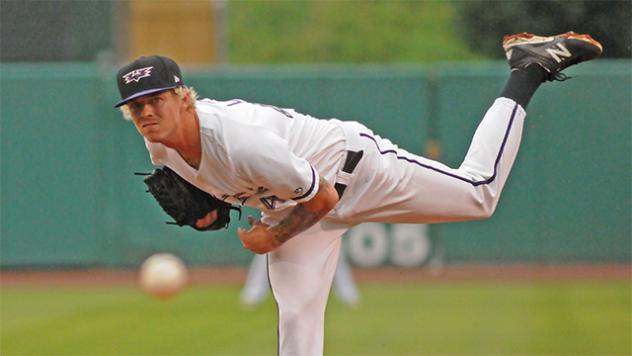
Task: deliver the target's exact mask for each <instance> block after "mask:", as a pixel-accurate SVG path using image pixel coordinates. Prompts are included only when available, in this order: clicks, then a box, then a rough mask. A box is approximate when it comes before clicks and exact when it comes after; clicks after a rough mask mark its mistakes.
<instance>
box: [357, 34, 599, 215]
mask: <svg viewBox="0 0 632 356" xmlns="http://www.w3.org/2000/svg"><path fill="white" fill-rule="evenodd" d="M503 48H504V49H505V51H506V54H507V58H508V62H509V66H510V68H511V74H510V77H509V80H508V81H507V84H506V86H505V88H504V90H503V92H502V93H501V95H500V97H499V98H498V99H496V101H495V102H494V103H493V105H492V106H491V107H490V108H489V110H488V111H487V113H486V114H485V116H484V117H483V119H482V121H481V123H480V124H479V126H478V128H477V130H476V132H475V134H474V137H473V139H472V142H471V144H470V148H469V150H468V152H467V155H466V156H465V159H464V161H463V163H462V164H461V166H460V167H459V168H458V169H452V168H449V167H447V166H446V165H444V164H441V163H439V162H436V161H432V160H429V159H426V158H423V157H419V156H416V155H412V154H410V153H408V152H406V151H403V150H399V149H397V148H396V147H394V146H392V144H391V143H390V141H388V140H383V139H379V138H373V141H374V142H373V147H372V148H373V151H372V152H368V154H373V155H375V154H376V152H377V153H379V154H380V155H381V156H382V159H383V160H388V162H387V163H386V164H388V165H390V166H393V167H395V169H394V171H397V172H400V173H398V175H397V176H396V179H395V181H397V182H401V181H405V182H406V184H400V185H398V186H397V187H394V188H393V187H385V186H383V187H379V189H378V191H380V190H387V191H389V192H390V194H389V195H388V196H384V197H379V199H380V200H381V201H382V204H383V206H388V207H389V209H388V212H387V211H386V209H385V210H384V211H380V210H377V211H376V210H374V211H371V212H369V214H370V215H368V216H363V218H365V219H368V220H372V221H386V222H409V223H422V222H445V221H460V220H473V219H482V218H486V217H489V216H490V215H491V214H492V213H493V212H494V210H495V208H496V205H497V204H498V201H499V198H500V194H501V192H502V189H503V187H504V185H505V182H506V180H507V177H508V175H509V172H510V170H511V167H512V165H513V163H514V160H515V158H516V154H517V152H518V148H519V146H520V140H521V136H522V128H523V123H524V119H525V116H526V112H525V109H526V107H527V105H528V103H529V101H530V99H531V97H532V96H533V94H534V93H535V91H536V90H537V88H538V87H539V86H540V84H541V83H542V82H545V81H553V80H565V79H566V78H567V77H566V76H565V75H563V74H562V73H561V71H562V70H563V69H565V68H567V67H569V66H571V65H574V64H577V63H581V62H583V61H587V60H590V59H593V58H596V57H598V56H599V55H600V54H601V52H602V47H601V44H599V42H597V41H595V40H594V39H592V38H591V37H590V36H589V35H580V34H576V33H574V32H567V33H564V34H561V35H557V36H550V37H542V36H535V35H533V34H529V33H521V34H516V35H511V36H505V38H504V41H503ZM365 154H367V153H365ZM389 179H390V180H391V181H392V180H393V177H392V176H391V177H389ZM375 181H378V182H380V181H383V180H374V182H375ZM411 187H412V188H411ZM394 206H395V207H397V208H396V209H393V207H394Z"/></svg>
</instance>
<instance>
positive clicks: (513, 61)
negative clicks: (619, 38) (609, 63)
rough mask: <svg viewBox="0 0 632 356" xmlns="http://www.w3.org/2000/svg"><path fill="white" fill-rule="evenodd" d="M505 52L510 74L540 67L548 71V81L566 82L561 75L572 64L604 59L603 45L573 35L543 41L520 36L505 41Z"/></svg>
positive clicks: (506, 37)
mask: <svg viewBox="0 0 632 356" xmlns="http://www.w3.org/2000/svg"><path fill="white" fill-rule="evenodd" d="M503 48H504V50H505V54H506V55H507V61H508V62H509V67H511V70H516V69H522V68H527V67H528V66H530V65H532V64H534V63H535V64H537V65H539V66H540V67H542V68H544V70H545V71H546V74H545V78H546V80H548V81H553V80H560V81H562V80H566V79H568V78H569V77H567V76H566V75H565V74H563V73H560V72H561V71H562V70H563V69H564V68H567V67H570V66H572V65H573V64H577V63H581V62H584V61H589V60H591V59H594V58H597V57H599V56H600V55H601V52H602V51H603V47H602V46H601V43H599V42H598V41H596V40H595V39H593V38H592V37H590V35H580V34H577V33H575V32H573V31H570V32H566V33H563V34H561V35H557V36H550V37H542V36H536V35H534V34H532V33H527V32H523V33H518V34H515V35H507V36H505V37H504V38H503Z"/></svg>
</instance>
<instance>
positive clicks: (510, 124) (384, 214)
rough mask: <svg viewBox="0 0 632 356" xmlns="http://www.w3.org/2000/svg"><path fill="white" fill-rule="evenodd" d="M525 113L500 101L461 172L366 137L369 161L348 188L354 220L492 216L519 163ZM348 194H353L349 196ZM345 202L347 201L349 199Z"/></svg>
mask: <svg viewBox="0 0 632 356" xmlns="http://www.w3.org/2000/svg"><path fill="white" fill-rule="evenodd" d="M525 116H526V113H525V111H524V110H523V109H522V108H521V107H520V106H519V105H517V104H516V103H515V102H514V101H512V100H510V99H506V98H499V99H497V100H496V101H495V102H494V104H493V105H492V106H491V107H490V108H489V110H488V111H487V112H486V114H485V116H484V117H483V119H482V121H481V122H480V124H479V126H478V128H477V130H476V132H475V134H474V137H473V139H472V142H471V144H470V148H469V150H468V152H467V155H466V156H465V159H464V161H463V163H462V164H461V165H460V167H459V168H457V169H455V168H450V167H448V166H446V165H445V164H442V163H440V162H437V161H433V160H430V159H427V158H424V157H421V156H417V155H414V154H411V153H409V152H407V151H405V150H402V149H399V148H398V147H397V146H395V145H393V144H392V143H391V142H390V141H388V140H386V139H382V138H379V137H377V136H371V135H370V134H366V135H361V138H363V139H364V140H365V141H366V142H367V144H366V145H365V150H366V151H365V157H364V158H363V160H362V162H361V163H360V167H359V168H360V171H359V173H358V174H359V177H361V178H362V179H356V181H355V182H354V183H353V185H352V186H350V187H349V188H348V190H349V194H353V195H354V197H353V198H354V199H351V198H347V197H345V198H347V199H349V200H348V201H350V203H347V204H349V205H351V206H352V207H351V208H347V210H348V211H345V209H344V208H343V209H341V210H342V211H345V212H346V214H347V215H349V216H350V218H349V219H350V220H354V221H376V222H390V223H436V222H448V221H464V220H475V219H482V218H486V217H489V216H491V214H492V213H493V212H494V210H495V209H496V205H497V204H498V201H499V198H500V194H501V192H502V189H503V187H504V185H505V182H506V181H507V177H508V176H509V172H510V170H511V167H512V165H513V163H514V160H515V158H516V155H517V153H518V148H519V146H520V141H521V137H522V128H523V123H524V118H525ZM345 194H347V193H345ZM343 199H344V198H343Z"/></svg>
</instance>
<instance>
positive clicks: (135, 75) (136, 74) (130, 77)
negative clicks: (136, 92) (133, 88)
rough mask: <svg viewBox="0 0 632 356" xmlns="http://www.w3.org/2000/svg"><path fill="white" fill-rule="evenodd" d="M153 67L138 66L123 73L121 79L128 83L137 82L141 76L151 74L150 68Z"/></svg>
mask: <svg viewBox="0 0 632 356" xmlns="http://www.w3.org/2000/svg"><path fill="white" fill-rule="evenodd" d="M153 68H154V67H153V66H151V67H145V68H138V69H134V70H133V71H131V72H129V73H127V74H125V75H123V79H125V84H129V83H131V82H137V83H138V81H139V80H141V79H142V78H146V77H149V76H151V70H152V69H153Z"/></svg>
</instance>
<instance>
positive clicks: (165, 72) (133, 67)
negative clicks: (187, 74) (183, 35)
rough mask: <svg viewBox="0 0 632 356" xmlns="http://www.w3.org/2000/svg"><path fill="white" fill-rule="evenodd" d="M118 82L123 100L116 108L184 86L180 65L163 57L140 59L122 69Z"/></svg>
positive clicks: (117, 78)
mask: <svg viewBox="0 0 632 356" xmlns="http://www.w3.org/2000/svg"><path fill="white" fill-rule="evenodd" d="M116 80H117V82H118V89H119V92H120V93H121V99H122V100H121V101H119V102H118V103H117V104H116V105H114V107H115V108H117V107H119V106H121V105H124V104H126V103H127V102H128V101H130V100H132V99H135V98H138V97H139V96H143V95H147V94H151V93H156V92H160V91H164V90H168V89H173V88H175V87H179V86H182V85H184V82H183V81H182V73H181V72H180V67H178V64H177V63H176V62H175V61H174V60H173V59H171V58H167V57H162V56H146V57H140V58H138V59H137V60H135V61H133V62H132V63H130V64H128V65H126V66H124V67H123V68H121V69H120V70H119V71H118V74H117V75H116Z"/></svg>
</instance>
